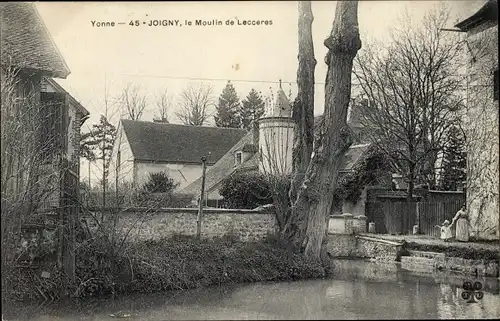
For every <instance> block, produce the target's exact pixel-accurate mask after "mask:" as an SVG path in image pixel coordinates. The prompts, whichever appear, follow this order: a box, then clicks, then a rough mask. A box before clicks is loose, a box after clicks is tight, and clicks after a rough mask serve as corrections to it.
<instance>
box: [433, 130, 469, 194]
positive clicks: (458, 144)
mask: <svg viewBox="0 0 500 321" xmlns="http://www.w3.org/2000/svg"><path fill="white" fill-rule="evenodd" d="M447 136H448V141H449V142H448V144H447V146H446V147H445V148H444V155H443V164H442V168H443V171H442V173H441V179H440V189H442V190H446V191H456V190H457V188H458V187H459V186H462V184H463V183H464V182H465V180H466V171H467V157H466V154H465V137H464V136H463V134H462V131H461V130H460V129H459V128H458V127H457V126H453V127H451V128H450V129H449V131H448V135H447Z"/></svg>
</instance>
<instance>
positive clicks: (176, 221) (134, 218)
mask: <svg viewBox="0 0 500 321" xmlns="http://www.w3.org/2000/svg"><path fill="white" fill-rule="evenodd" d="M197 213H198V209H192V208H178V209H176V208H165V209H159V210H155V211H154V212H149V213H148V212H147V211H146V210H144V209H131V210H124V211H121V212H120V214H118V217H119V221H118V225H117V226H118V230H120V231H122V232H124V233H126V232H127V231H128V230H130V229H131V228H132V227H134V226H136V227H137V228H134V229H132V230H131V232H130V237H131V238H135V239H136V240H159V239H162V238H168V237H170V236H173V235H179V234H181V235H189V236H194V235H196V219H197ZM108 215H109V214H108ZM87 221H88V222H89V225H91V226H92V220H91V219H90V218H87ZM275 228H276V221H275V216H274V214H272V213H266V212H258V211H253V210H236V209H235V210H233V209H205V210H204V211H203V219H202V227H201V235H202V237H205V238H213V237H222V236H225V235H234V236H236V237H238V238H239V239H240V240H242V241H251V240H259V239H262V238H264V237H265V236H266V235H268V234H269V233H272V232H274V231H275Z"/></svg>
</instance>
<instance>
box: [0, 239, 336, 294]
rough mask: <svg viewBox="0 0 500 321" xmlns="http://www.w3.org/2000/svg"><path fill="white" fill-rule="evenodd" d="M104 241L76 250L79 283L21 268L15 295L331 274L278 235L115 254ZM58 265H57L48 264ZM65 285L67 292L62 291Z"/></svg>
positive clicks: (145, 246) (13, 283)
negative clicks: (48, 276) (70, 284)
mask: <svg viewBox="0 0 500 321" xmlns="http://www.w3.org/2000/svg"><path fill="white" fill-rule="evenodd" d="M105 244H106V243H104V242H100V241H99V240H96V241H94V242H93V243H92V244H88V245H87V246H85V247H84V248H83V247H82V248H81V249H80V250H79V252H78V253H77V269H76V272H77V282H76V284H74V286H72V287H71V289H65V290H62V288H61V287H62V283H63V282H61V280H62V279H63V278H64V276H63V275H60V274H58V273H54V274H51V276H50V278H41V277H39V276H40V273H41V271H40V269H39V270H30V269H24V270H19V269H18V270H16V271H17V272H16V273H14V274H12V277H10V278H9V279H8V280H9V281H8V282H7V284H6V286H7V288H11V290H12V289H15V291H13V292H11V293H10V295H9V296H8V297H9V299H14V300H22V299H24V300H30V299H44V298H46V297H53V298H54V299H58V298H60V297H62V296H65V295H69V296H77V297H88V296H100V295H109V294H113V293H114V294H125V293H151V292H158V291H170V290H184V289H191V288H197V287H208V286H219V285H223V284H230V283H245V282H261V281H289V280H299V279H309V278H321V277H325V276H326V275H327V274H328V271H327V270H325V269H324V268H323V266H322V265H321V263H320V262H310V261H308V260H305V259H304V258H303V257H302V256H301V255H300V254H298V253H297V252H296V251H294V250H293V249H290V248H288V247H287V246H286V245H284V244H282V243H281V242H280V241H279V240H277V239H276V238H274V237H268V238H267V239H265V240H263V241H259V242H253V243H243V242H239V241H236V240H232V239H229V238H226V239H214V240H196V239H194V238H192V237H181V236H177V237H172V238H170V239H164V240H161V241H154V242H142V243H135V244H131V245H129V246H127V247H126V248H125V250H124V251H122V252H121V253H120V254H110V251H109V248H107V247H106V245H105ZM45 269H46V270H47V269H51V271H54V270H55V266H52V267H47V266H46V267H45ZM61 290H62V294H61Z"/></svg>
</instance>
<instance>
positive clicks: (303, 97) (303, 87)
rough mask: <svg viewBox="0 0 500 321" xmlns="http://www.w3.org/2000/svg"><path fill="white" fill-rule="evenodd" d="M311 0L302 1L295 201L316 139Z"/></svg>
mask: <svg viewBox="0 0 500 321" xmlns="http://www.w3.org/2000/svg"><path fill="white" fill-rule="evenodd" d="M313 20H314V17H313V14H312V10H311V2H310V1H299V21H298V27H299V55H298V59H299V68H298V70H297V86H298V93H297V98H296V99H295V102H294V103H293V110H292V117H293V120H294V122H295V129H294V137H293V152H292V159H293V163H292V169H293V177H292V184H291V187H290V194H289V197H290V200H291V202H292V203H293V202H295V200H296V198H297V190H298V189H299V186H300V185H301V184H302V182H303V180H304V177H305V174H306V170H307V166H308V165H309V161H310V159H311V153H312V149H313V140H314V69H315V67H316V59H315V58H314V45H313V39H312V22H313Z"/></svg>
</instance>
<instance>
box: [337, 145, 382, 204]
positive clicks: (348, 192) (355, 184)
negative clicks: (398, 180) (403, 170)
mask: <svg viewBox="0 0 500 321" xmlns="http://www.w3.org/2000/svg"><path fill="white" fill-rule="evenodd" d="M389 170H390V163H389V160H388V158H387V156H386V155H385V154H384V153H382V152H380V151H378V150H377V149H376V148H371V149H370V150H369V151H368V152H367V154H366V155H365V156H363V158H362V160H361V161H360V162H358V163H357V164H356V165H355V166H354V168H353V170H352V171H351V172H349V173H348V174H346V175H345V176H344V177H342V178H341V179H340V182H339V185H338V187H337V189H336V190H335V199H336V201H347V202H350V203H352V204H356V203H357V202H358V201H359V199H360V197H361V192H362V190H363V189H364V188H365V187H366V186H368V185H372V184H374V183H376V182H378V181H379V180H380V178H381V177H382V176H383V175H386V174H387V173H388V172H389Z"/></svg>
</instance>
